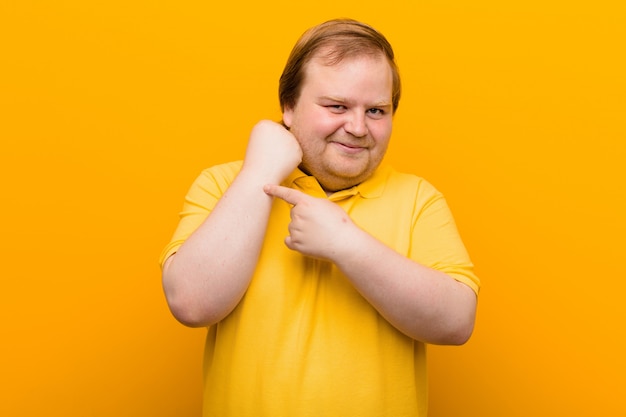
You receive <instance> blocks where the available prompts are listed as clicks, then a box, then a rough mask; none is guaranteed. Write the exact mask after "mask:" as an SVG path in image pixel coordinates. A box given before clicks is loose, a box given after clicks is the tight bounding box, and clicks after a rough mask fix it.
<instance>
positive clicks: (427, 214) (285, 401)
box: [160, 161, 480, 417]
mask: <svg viewBox="0 0 626 417" xmlns="http://www.w3.org/2000/svg"><path fill="white" fill-rule="evenodd" d="M241 164H242V163H241V161H239V162H233V163H229V164H224V165H219V166H215V167H213V168H209V169H207V170H205V171H204V172H203V173H202V174H201V175H200V176H199V177H198V179H197V180H196V181H195V182H194V184H193V185H192V187H191V189H190V190H189V193H188V195H187V197H186V200H185V205H184V209H183V212H182V213H181V220H180V223H179V225H178V228H177V230H176V232H175V234H174V237H173V238H172V241H171V243H170V244H169V245H168V246H167V247H166V248H165V249H164V251H163V253H162V255H161V259H160V261H161V264H163V262H165V260H166V259H167V257H168V256H170V255H171V254H173V253H174V252H176V250H177V248H178V247H179V246H180V245H181V244H182V243H183V242H184V240H185V239H186V238H187V237H188V236H189V235H190V234H191V233H192V232H193V231H194V230H195V229H196V228H197V227H198V226H199V225H200V224H201V223H202V221H203V220H204V219H205V218H206V216H207V215H208V214H209V213H210V211H211V209H212V208H213V207H214V206H215V203H216V202H217V200H218V199H219V198H220V196H221V195H222V194H223V193H224V191H225V190H226V188H227V187H228V186H229V184H230V183H231V182H232V181H233V179H234V178H235V176H236V175H237V173H238V172H239V170H240V168H241ZM283 185H285V186H288V187H293V188H296V189H299V190H300V191H303V192H304V193H306V194H309V195H312V196H315V197H320V198H329V199H330V200H331V201H334V202H335V203H336V204H338V205H339V206H341V207H342V208H343V209H344V210H345V211H346V212H347V213H348V214H349V215H350V217H351V218H352V219H353V221H354V222H355V223H356V224H357V225H358V226H359V227H361V228H362V229H364V230H366V231H368V232H369V233H370V234H372V235H373V236H375V237H376V238H377V239H379V240H380V241H382V242H383V243H385V244H386V245H388V246H390V247H392V248H394V249H395V250H396V251H398V252H400V253H401V254H404V255H406V256H408V257H409V258H411V259H413V260H415V261H417V262H419V263H421V264H423V265H426V266H429V267H431V268H434V269H437V270H440V271H443V272H445V273H447V274H448V275H450V276H451V277H453V278H454V279H456V280H458V281H461V282H463V283H465V284H467V285H468V286H470V287H471V288H472V289H473V290H474V291H475V292H477V293H478V290H479V285H480V283H479V280H478V278H477V277H476V276H475V275H474V273H473V265H472V263H471V261H470V259H469V257H468V255H467V252H466V250H465V248H464V246H463V243H462V242H461V239H460V238H459V235H458V232H457V229H456V226H455V223H454V220H453V218H452V216H451V214H450V211H449V209H448V207H447V205H446V202H445V200H444V198H443V196H442V195H441V194H440V193H439V192H438V191H437V190H436V189H435V188H434V187H432V186H431V185H430V184H429V183H428V182H426V181H425V180H423V179H421V178H419V177H417V176H414V175H408V174H401V173H398V172H396V171H394V170H392V169H391V168H389V167H384V168H382V167H381V168H379V169H378V170H377V171H376V173H375V174H374V175H373V176H372V177H371V178H370V179H369V180H367V181H365V182H363V183H362V184H360V185H358V186H355V187H353V188H350V189H348V190H343V191H340V192H337V193H335V194H333V195H331V196H330V197H326V194H325V193H324V191H323V190H322V188H321V187H320V185H319V184H318V182H317V181H316V179H315V178H314V177H311V176H307V175H306V174H304V173H303V172H301V171H300V170H296V171H294V172H293V173H292V174H291V175H290V176H289V178H287V179H286V180H285V181H284V182H283ZM289 210H290V208H289V205H288V204H287V203H285V202H284V201H282V200H280V199H275V200H274V204H273V207H272V212H271V214H270V220H269V224H268V227H267V234H266V237H265V242H264V245H263V249H262V251H261V255H260V259H259V263H258V266H257V269H256V272H255V274H254V276H253V278H252V281H251V283H250V286H249V288H248V291H247V292H246V294H245V296H244V297H243V299H242V300H241V302H240V303H239V305H238V306H237V307H236V308H235V310H233V312H232V313H231V314H230V315H228V316H227V317H226V318H224V319H223V320H222V321H221V322H220V323H218V324H216V325H214V326H211V327H210V328H209V329H208V335H207V340H206V347H205V358H204V382H205V388H204V390H205V392H204V416H205V417H208V416H219V417H230V416H232V417H247V416H251V417H252V416H254V417H262V416H268V417H281V416H285V417H287V416H289V417H300V416H315V417H320V416H350V417H356V416H372V417H374V416H376V417H380V416H389V417H401V416H420V417H421V416H424V417H425V416H426V413H427V397H428V396H427V379H426V352H425V346H424V344H423V343H421V342H418V341H415V340H413V339H411V338H409V337H407V336H405V335H404V334H402V333H401V332H399V331H398V330H396V329H395V328H394V327H393V326H392V325H390V324H389V323H388V322H387V321H386V320H385V319H384V318H382V317H381V316H380V315H379V314H378V312H377V311H376V310H375V309H374V308H373V307H372V306H371V305H370V304H369V303H368V302H367V301H366V300H365V299H364V298H363V297H362V296H361V295H360V294H359V293H358V292H357V291H356V290H355V289H354V287H353V286H352V285H351V284H350V282H349V281H348V279H347V278H346V277H345V276H344V275H343V274H342V273H341V272H340V271H339V270H338V268H337V267H336V266H335V265H333V264H332V263H330V262H327V261H321V260H317V259H311V258H308V257H306V256H303V255H301V254H300V253H298V252H295V251H291V250H290V249H288V248H287V247H286V246H285V244H284V239H285V237H286V236H287V234H288V231H287V225H288V224H289V221H290V216H289Z"/></svg>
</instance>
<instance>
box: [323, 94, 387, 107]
mask: <svg viewBox="0 0 626 417" xmlns="http://www.w3.org/2000/svg"><path fill="white" fill-rule="evenodd" d="M320 99H321V100H329V101H335V102H337V103H349V102H350V100H346V99H345V98H342V97H335V96H321V97H320ZM369 107H391V102H388V101H386V100H381V101H377V102H375V103H374V104H371V105H370V106H369Z"/></svg>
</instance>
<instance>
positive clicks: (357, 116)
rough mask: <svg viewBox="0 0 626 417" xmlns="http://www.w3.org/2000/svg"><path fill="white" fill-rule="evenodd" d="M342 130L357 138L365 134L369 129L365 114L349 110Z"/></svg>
mask: <svg viewBox="0 0 626 417" xmlns="http://www.w3.org/2000/svg"><path fill="white" fill-rule="evenodd" d="M344 130H345V131H346V132H348V133H350V134H351V135H353V136H355V137H357V138H361V137H363V136H365V135H367V134H368V132H369V130H368V128H367V119H366V116H365V114H364V113H362V112H360V111H352V112H349V114H348V118H347V120H346V123H345V124H344Z"/></svg>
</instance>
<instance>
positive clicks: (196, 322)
mask: <svg viewBox="0 0 626 417" xmlns="http://www.w3.org/2000/svg"><path fill="white" fill-rule="evenodd" d="M181 298H182V297H178V298H176V297H168V296H167V295H166V299H167V305H168V307H169V309H170V312H171V313H172V316H174V318H175V319H176V320H177V321H178V322H180V323H181V324H183V325H185V326H187V327H194V328H195V327H207V326H210V325H212V324H214V323H215V322H214V321H213V320H211V318H210V317H209V316H208V315H207V314H206V312H204V311H203V310H202V309H200V308H198V307H194V306H193V304H192V303H191V302H186V301H184V300H182V299H181Z"/></svg>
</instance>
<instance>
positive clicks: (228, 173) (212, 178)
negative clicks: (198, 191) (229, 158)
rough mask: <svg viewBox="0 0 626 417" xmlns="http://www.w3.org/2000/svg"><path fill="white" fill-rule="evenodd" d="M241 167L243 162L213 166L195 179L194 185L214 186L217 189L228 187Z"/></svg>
mask: <svg viewBox="0 0 626 417" xmlns="http://www.w3.org/2000/svg"><path fill="white" fill-rule="evenodd" d="M242 165H243V161H234V162H227V163H224V164H218V165H213V166H212V167H209V168H206V169H204V170H203V171H202V172H201V173H200V175H199V176H198V178H197V179H196V184H215V185H217V186H218V187H228V186H229V185H230V184H231V183H232V182H233V180H234V179H235V177H236V176H237V174H238V173H239V171H240V170H241V166H242Z"/></svg>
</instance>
